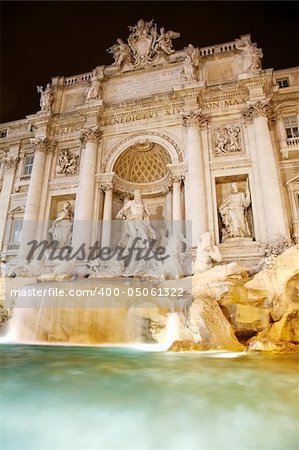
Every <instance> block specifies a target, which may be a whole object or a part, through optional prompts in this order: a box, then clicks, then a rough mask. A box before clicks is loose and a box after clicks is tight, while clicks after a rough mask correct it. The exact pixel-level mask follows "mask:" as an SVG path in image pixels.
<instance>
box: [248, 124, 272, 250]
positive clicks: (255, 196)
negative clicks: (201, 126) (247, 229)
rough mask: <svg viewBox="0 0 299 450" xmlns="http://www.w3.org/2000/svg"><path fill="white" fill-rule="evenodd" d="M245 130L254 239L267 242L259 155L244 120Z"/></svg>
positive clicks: (252, 135)
mask: <svg viewBox="0 0 299 450" xmlns="http://www.w3.org/2000/svg"><path fill="white" fill-rule="evenodd" d="M244 124H245V126H246V129H247V138H248V149H249V152H250V155H251V164H252V175H253V183H254V190H253V189H250V190H251V197H252V202H254V203H255V205H256V207H255V208H253V224H254V231H255V238H256V239H257V240H258V241H261V242H265V241H266V240H267V225H266V219H265V208H264V199H263V193H262V188H261V179H260V170H259V153H258V149H257V145H256V139H255V131H254V127H253V123H252V121H250V120H249V121H247V120H245V119H244Z"/></svg>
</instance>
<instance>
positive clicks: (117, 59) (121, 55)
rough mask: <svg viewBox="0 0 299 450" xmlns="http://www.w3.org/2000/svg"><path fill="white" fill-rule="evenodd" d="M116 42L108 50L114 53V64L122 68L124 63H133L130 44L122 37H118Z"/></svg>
mask: <svg viewBox="0 0 299 450" xmlns="http://www.w3.org/2000/svg"><path fill="white" fill-rule="evenodd" d="M116 42H117V43H116V44H114V45H112V47H110V48H108V50H107V52H108V53H111V54H112V55H113V58H114V63H113V64H112V65H113V66H117V67H119V68H120V69H121V68H122V67H123V66H124V65H126V64H131V52H130V47H129V46H128V44H125V43H124V41H123V40H122V39H120V38H118V39H117V40H116Z"/></svg>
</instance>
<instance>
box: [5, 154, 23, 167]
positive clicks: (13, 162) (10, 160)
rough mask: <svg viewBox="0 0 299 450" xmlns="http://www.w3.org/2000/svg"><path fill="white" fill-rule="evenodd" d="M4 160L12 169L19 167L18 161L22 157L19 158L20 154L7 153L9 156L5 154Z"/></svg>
mask: <svg viewBox="0 0 299 450" xmlns="http://www.w3.org/2000/svg"><path fill="white" fill-rule="evenodd" d="M2 161H3V162H4V164H6V166H7V167H9V168H10V169H12V168H15V167H17V165H18V162H19V161H20V158H19V156H11V155H7V156H4V158H3V159H2Z"/></svg>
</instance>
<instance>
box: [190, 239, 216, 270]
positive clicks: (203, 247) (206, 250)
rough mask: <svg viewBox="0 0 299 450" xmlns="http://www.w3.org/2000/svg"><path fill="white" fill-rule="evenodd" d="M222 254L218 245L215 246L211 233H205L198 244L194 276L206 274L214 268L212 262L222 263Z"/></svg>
mask: <svg viewBox="0 0 299 450" xmlns="http://www.w3.org/2000/svg"><path fill="white" fill-rule="evenodd" d="M221 260H222V257H221V253H220V250H219V248H218V247H217V245H213V243H212V236H211V233H210V232H208V231H207V232H206V233H203V234H202V235H201V239H200V241H198V242H197V250H196V258H195V262H194V274H197V273H202V272H205V271H207V270H209V269H211V268H212V262H213V261H216V262H220V261H221Z"/></svg>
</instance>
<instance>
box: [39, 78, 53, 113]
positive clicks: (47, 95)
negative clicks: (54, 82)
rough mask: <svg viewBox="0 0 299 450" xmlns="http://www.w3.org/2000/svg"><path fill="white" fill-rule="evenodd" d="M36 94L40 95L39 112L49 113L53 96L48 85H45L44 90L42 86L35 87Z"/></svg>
mask: <svg viewBox="0 0 299 450" xmlns="http://www.w3.org/2000/svg"><path fill="white" fill-rule="evenodd" d="M37 92H38V93H39V94H40V108H41V111H46V112H51V110H52V104H53V100H54V96H53V91H52V88H51V85H50V83H48V84H47V86H46V88H45V90H43V87H42V86H37Z"/></svg>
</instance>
